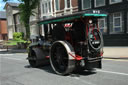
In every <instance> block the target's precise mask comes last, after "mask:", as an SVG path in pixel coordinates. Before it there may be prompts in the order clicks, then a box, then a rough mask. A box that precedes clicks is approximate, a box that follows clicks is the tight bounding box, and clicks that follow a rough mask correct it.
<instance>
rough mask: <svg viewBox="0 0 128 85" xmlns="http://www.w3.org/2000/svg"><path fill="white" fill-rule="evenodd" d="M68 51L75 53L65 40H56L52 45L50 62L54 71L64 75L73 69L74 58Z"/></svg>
mask: <svg viewBox="0 0 128 85" xmlns="http://www.w3.org/2000/svg"><path fill="white" fill-rule="evenodd" d="M69 53H72V54H73V55H74V54H75V52H74V50H73V48H72V46H71V45H70V44H69V43H68V42H66V41H57V42H55V43H54V44H53V45H52V47H51V53H50V63H51V66H52V68H53V70H54V71H55V73H57V74H59V75H66V74H69V73H70V72H72V71H73V70H74V68H75V60H74V58H73V57H71V56H70V55H69Z"/></svg>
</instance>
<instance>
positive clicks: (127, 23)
mask: <svg viewBox="0 0 128 85" xmlns="http://www.w3.org/2000/svg"><path fill="white" fill-rule="evenodd" d="M127 33H128V12H127Z"/></svg>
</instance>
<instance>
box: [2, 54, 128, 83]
mask: <svg viewBox="0 0 128 85" xmlns="http://www.w3.org/2000/svg"><path fill="white" fill-rule="evenodd" d="M26 57H27V54H23V53H20V54H19V53H18V54H14V53H13V54H0V80H1V81H0V85H128V60H109V59H103V69H101V70H100V69H97V70H96V72H93V73H87V72H82V73H74V74H71V75H68V76H60V75H56V74H55V73H54V72H53V70H52V69H51V67H50V66H45V67H41V68H31V67H30V66H29V64H28V62H27V60H26Z"/></svg>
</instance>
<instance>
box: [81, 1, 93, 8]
mask: <svg viewBox="0 0 128 85" xmlns="http://www.w3.org/2000/svg"><path fill="white" fill-rule="evenodd" d="M89 8H91V0H82V9H89Z"/></svg>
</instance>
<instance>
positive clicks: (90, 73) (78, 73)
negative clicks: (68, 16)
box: [25, 65, 96, 77]
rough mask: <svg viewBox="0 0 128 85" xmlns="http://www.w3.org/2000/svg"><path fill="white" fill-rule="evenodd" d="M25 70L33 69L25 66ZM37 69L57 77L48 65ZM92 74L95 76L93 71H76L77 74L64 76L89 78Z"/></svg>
mask: <svg viewBox="0 0 128 85" xmlns="http://www.w3.org/2000/svg"><path fill="white" fill-rule="evenodd" d="M25 68H33V67H31V66H30V65H27V66H25ZM37 69H40V70H43V71H45V72H48V73H52V74H55V75H57V74H56V73H55V72H54V71H53V69H52V67H51V66H50V65H46V66H40V67H38V68H37ZM93 74H96V71H95V70H93V71H86V70H85V71H77V72H76V71H75V72H72V73H70V74H69V75H66V76H70V77H80V76H89V75H93Z"/></svg>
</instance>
